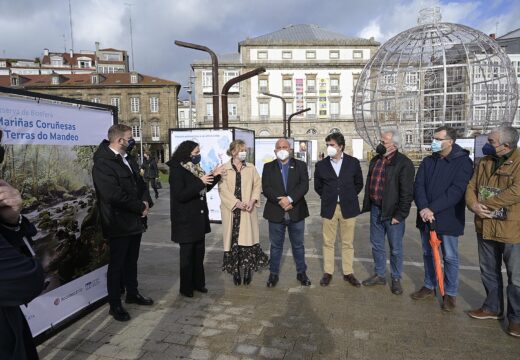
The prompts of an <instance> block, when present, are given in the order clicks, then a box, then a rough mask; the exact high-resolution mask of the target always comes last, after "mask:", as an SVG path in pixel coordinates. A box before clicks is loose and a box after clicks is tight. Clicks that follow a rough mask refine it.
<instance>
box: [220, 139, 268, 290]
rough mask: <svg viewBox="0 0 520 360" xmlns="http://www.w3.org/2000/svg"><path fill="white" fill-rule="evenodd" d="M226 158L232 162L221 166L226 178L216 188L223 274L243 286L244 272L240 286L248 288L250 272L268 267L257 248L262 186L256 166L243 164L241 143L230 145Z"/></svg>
mask: <svg viewBox="0 0 520 360" xmlns="http://www.w3.org/2000/svg"><path fill="white" fill-rule="evenodd" d="M227 155H228V156H230V157H231V159H230V160H229V161H228V162H227V163H225V164H224V171H225V174H226V175H225V176H223V177H222V179H221V180H220V183H219V186H218V191H219V194H220V211H221V216H222V235H223V237H224V260H223V265H222V270H223V271H226V272H228V273H229V274H231V275H233V282H234V284H235V285H237V286H238V285H240V284H241V283H242V278H241V275H240V269H241V268H243V269H244V278H243V283H244V285H249V284H250V283H251V280H252V272H253V271H258V270H259V269H261V268H263V267H266V266H267V264H268V263H269V259H268V257H267V255H266V254H265V253H264V252H263V251H262V248H261V247H260V244H259V241H260V235H259V230H258V213H257V208H258V207H260V191H261V187H262V184H261V180H260V175H258V172H257V171H256V168H255V166H254V165H253V164H250V163H247V162H246V158H247V151H246V144H245V143H244V141H242V140H234V141H232V142H231V144H230V145H229V149H228V151H227Z"/></svg>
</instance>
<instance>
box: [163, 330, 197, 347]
mask: <svg viewBox="0 0 520 360" xmlns="http://www.w3.org/2000/svg"><path fill="white" fill-rule="evenodd" d="M190 339H191V335H190V334H182V333H171V334H170V335H168V336H167V337H165V338H164V339H163V341H164V342H167V343H172V344H179V345H184V344H187V343H188V342H189V341H190Z"/></svg>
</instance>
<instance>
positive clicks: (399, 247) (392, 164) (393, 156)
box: [363, 129, 415, 295]
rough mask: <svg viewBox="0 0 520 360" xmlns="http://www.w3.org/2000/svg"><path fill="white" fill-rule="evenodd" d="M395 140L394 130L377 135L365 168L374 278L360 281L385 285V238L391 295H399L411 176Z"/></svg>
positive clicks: (410, 166)
mask: <svg viewBox="0 0 520 360" xmlns="http://www.w3.org/2000/svg"><path fill="white" fill-rule="evenodd" d="M399 140H400V139H399V133H398V131H397V129H388V130H383V131H382V132H381V140H380V143H379V145H377V147H376V152H377V155H376V156H374V157H373V158H372V160H370V164H369V167H368V175H367V181H366V185H365V198H364V200H363V212H367V211H370V242H371V243H372V256H373V257H374V275H372V276H371V277H370V278H368V279H366V280H364V281H363V285H364V286H374V285H386V278H385V274H386V250H385V236H386V237H388V243H389V244H390V269H391V276H392V285H391V288H390V289H391V291H392V293H393V294H395V295H401V294H402V293H403V288H402V285H401V273H402V271H403V236H404V230H405V220H406V218H407V217H408V215H409V214H410V207H411V205H412V200H413V181H414V175H415V169H414V166H413V163H412V161H411V160H410V159H409V158H408V157H406V156H405V155H404V154H401V153H400V152H399V151H398V146H399Z"/></svg>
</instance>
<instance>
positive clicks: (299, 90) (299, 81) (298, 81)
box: [294, 78, 304, 116]
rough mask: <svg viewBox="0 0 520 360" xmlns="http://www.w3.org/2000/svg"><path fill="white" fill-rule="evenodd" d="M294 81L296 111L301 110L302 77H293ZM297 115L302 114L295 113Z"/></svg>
mask: <svg viewBox="0 0 520 360" xmlns="http://www.w3.org/2000/svg"><path fill="white" fill-rule="evenodd" d="M294 81H295V84H296V86H295V91H296V96H295V100H296V111H295V112H298V111H301V110H303V109H304V108H303V102H304V101H303V100H304V98H303V90H304V88H303V81H304V79H303V78H296V79H294ZM297 116H303V115H297Z"/></svg>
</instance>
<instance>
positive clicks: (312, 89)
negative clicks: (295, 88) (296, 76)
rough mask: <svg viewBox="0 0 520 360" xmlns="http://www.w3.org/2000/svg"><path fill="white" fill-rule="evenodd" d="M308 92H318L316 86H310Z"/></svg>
mask: <svg viewBox="0 0 520 360" xmlns="http://www.w3.org/2000/svg"><path fill="white" fill-rule="evenodd" d="M307 92H308V93H315V92H316V88H315V87H314V86H308V87H307Z"/></svg>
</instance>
